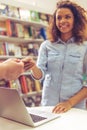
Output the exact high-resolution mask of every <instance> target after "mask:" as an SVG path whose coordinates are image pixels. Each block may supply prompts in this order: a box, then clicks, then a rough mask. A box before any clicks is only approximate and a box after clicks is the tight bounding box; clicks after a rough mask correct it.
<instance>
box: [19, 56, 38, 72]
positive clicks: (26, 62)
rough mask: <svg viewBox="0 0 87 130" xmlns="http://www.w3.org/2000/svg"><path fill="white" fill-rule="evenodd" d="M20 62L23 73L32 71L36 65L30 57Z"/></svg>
mask: <svg viewBox="0 0 87 130" xmlns="http://www.w3.org/2000/svg"><path fill="white" fill-rule="evenodd" d="M22 62H23V63H24V70H25V71H27V70H30V69H32V67H34V66H35V65H36V64H35V61H34V60H33V59H32V58H31V57H26V58H24V59H22Z"/></svg>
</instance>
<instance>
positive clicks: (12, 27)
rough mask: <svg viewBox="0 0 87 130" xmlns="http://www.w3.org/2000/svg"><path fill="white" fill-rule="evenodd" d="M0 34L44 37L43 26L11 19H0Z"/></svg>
mask: <svg viewBox="0 0 87 130" xmlns="http://www.w3.org/2000/svg"><path fill="white" fill-rule="evenodd" d="M0 35H6V36H9V37H19V38H25V39H26V38H28V39H29V38H32V39H44V40H45V39H46V30H45V28H43V27H42V28H35V27H33V26H25V25H23V24H21V23H17V22H13V21H11V20H5V21H0Z"/></svg>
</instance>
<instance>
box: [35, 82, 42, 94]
mask: <svg viewBox="0 0 87 130" xmlns="http://www.w3.org/2000/svg"><path fill="white" fill-rule="evenodd" d="M35 90H36V91H37V92H40V90H41V84H40V81H39V80H35Z"/></svg>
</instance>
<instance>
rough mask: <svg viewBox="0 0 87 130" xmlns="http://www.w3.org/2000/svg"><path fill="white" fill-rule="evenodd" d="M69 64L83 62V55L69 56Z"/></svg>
mask: <svg viewBox="0 0 87 130" xmlns="http://www.w3.org/2000/svg"><path fill="white" fill-rule="evenodd" d="M68 62H70V63H72V64H78V63H79V62H81V55H80V54H69V56H68Z"/></svg>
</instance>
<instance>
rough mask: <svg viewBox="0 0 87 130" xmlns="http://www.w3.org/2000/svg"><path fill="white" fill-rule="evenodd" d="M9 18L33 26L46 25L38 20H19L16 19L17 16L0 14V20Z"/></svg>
mask: <svg viewBox="0 0 87 130" xmlns="http://www.w3.org/2000/svg"><path fill="white" fill-rule="evenodd" d="M8 19H9V20H11V21H14V22H17V23H21V24H23V25H25V26H29V25H30V26H35V27H39V28H41V27H47V25H46V24H44V23H40V22H34V21H25V20H21V19H18V18H14V17H8V16H3V15H0V21H5V20H8Z"/></svg>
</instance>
